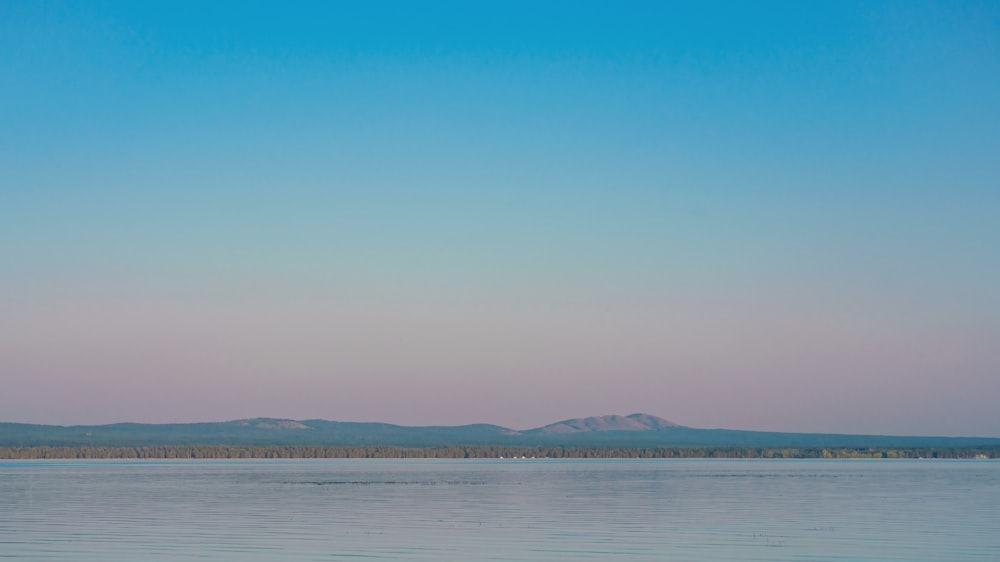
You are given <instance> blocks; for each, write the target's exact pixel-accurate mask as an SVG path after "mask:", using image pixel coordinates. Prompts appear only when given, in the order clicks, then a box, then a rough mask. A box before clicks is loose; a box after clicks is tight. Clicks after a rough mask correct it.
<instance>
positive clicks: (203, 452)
mask: <svg viewBox="0 0 1000 562" xmlns="http://www.w3.org/2000/svg"><path fill="white" fill-rule="evenodd" d="M501 458H502V459H636V458H638V459H969V460H973V459H979V460H984V459H1000V445H991V446H980V447H904V448H880V447H830V448H823V447H782V448H758V447H648V448H647V447H642V448H632V447H503V446H479V445H476V446H443V447H396V446H363V447H345V446H321V445H320V446H312V445H291V446H242V445H240V446H227V445H177V446H149V447H86V446H84V447H46V446H39V447H0V459H2V460H18V459H24V460H30V459H39V460H41V459H501Z"/></svg>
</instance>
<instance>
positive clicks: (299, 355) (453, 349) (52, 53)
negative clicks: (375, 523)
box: [0, 2, 1000, 435]
mask: <svg viewBox="0 0 1000 562" xmlns="http://www.w3.org/2000/svg"><path fill="white" fill-rule="evenodd" d="M998 100H1000V9H998V8H997V7H996V5H994V4H993V3H990V2H963V3H951V2H859V3H851V2H831V3H823V2H815V3H795V2H787V3H783V2H773V3H752V4H751V3H729V2H719V3H706V2H697V3H694V2H692V3H648V4H644V3H634V4H631V5H625V6H622V5H616V4H612V3H586V2H572V3H568V2H567V3H547V4H544V5H541V6H539V5H537V4H534V3H521V4H519V3H509V2H505V3H497V4H481V5H480V4H477V5H474V6H469V5H466V4H464V3H428V4H425V5H420V4H412V3H409V4H407V3H393V2H372V3H359V4H348V3H298V4H292V5H290V6H286V5H279V4H271V3H254V2H218V3H213V4H211V5H208V6H205V5H203V4H202V3H187V4H185V3H178V2H170V3H129V2H92V3H83V4H81V3H56V2H0V131H2V134H0V197H2V199H0V202H2V203H0V241H2V243H0V278H2V279H3V282H2V283H0V307H2V309H0V310H2V312H3V313H2V314H0V375H2V376H3V378H4V379H5V380H6V381H7V383H6V384H5V386H6V387H7V389H8V390H7V391H6V392H4V393H3V396H2V397H0V418H3V419H7V420H10V421H31V422H40V423H99V422H111V421H123V420H133V421H194V420H210V419H230V418H238V417H251V416H259V415H267V416H281V417H293V418H309V417H322V418H328V419H342V420H383V421H392V422H397V423H407V424H422V423H443V424H445V423H446V424H452V423H455V424H457V423H467V422H480V421H482V422H492V423H498V424H502V425H508V426H513V427H528V426H532V425H540V424H542V423H547V422H549V421H553V420H554V419H559V418H565V417H577V416H583V415H597V414H604V413H629V412H633V411H648V412H650V413H653V414H657V415H661V416H664V417H667V418H670V419H673V420H674V421H677V422H679V423H684V424H689V425H695V426H701V427H714V426H725V427H734V428H747V429H774V430H789V431H796V430H802V431H844V432H848V431H849V432H866V433H944V434H968V435H1000V417H998V416H996V415H995V413H994V410H995V402H996V400H997V398H998V397H1000V360H998V359H997V354H996V352H995V349H996V348H997V345H998V343H1000V299H998V297H997V295H996V287H997V286H1000V258H998V257H997V256H998V255H1000V252H998V251H997V248H998V246H1000V226H998V225H1000V186H998V184H997V180H996V178H997V177H998V176H1000V174H998V171H1000V170H998V163H997V162H998V159H997V157H996V155H997V154H1000V132H998V131H1000V101H998Z"/></svg>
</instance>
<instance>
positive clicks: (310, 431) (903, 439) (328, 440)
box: [0, 414, 1000, 448]
mask: <svg viewBox="0 0 1000 562" xmlns="http://www.w3.org/2000/svg"><path fill="white" fill-rule="evenodd" d="M162 445H237V446H258V445H259V446H280V445H331V446H380V445H385V446H396V447H439V446H446V445H497V446H507V447H512V446H517V447H537V446H566V447H768V448H775V447H969V446H984V445H1000V438H984V437H934V436H889V435H843V434H828V433H779V432H763V431H741V430H731V429H699V428H693V427H686V426H683V425H679V424H676V423H673V422H670V421H668V420H665V419H663V418H659V417H656V416H652V415H649V414H631V415H628V416H617V415H612V416H597V417H589V418H578V419H569V420H563V421H559V422H555V423H552V424H548V425H545V426H542V427H537V428H534V429H528V430H523V431H518V430H514V429H509V428H505V427H501V426H497V425H490V424H472V425H459V426H402V425H394V424H387V423H376V422H370V423H363V422H341V421H329V420H319V419H314V420H289V419H275V418H253V419H244V420H233V421H227V422H212V423H185V424H139V423H117V424H109V425H89V426H84V425H78V426H57V425H33V424H21V423H0V447H38V446H50V447H79V446H93V447H149V446H162Z"/></svg>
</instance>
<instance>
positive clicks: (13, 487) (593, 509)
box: [0, 460, 1000, 561]
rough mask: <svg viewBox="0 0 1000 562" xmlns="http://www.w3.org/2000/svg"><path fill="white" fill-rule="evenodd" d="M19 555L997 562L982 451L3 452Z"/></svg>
mask: <svg viewBox="0 0 1000 562" xmlns="http://www.w3.org/2000/svg"><path fill="white" fill-rule="evenodd" d="M0 558H12V559H18V560H70V559H72V560H102V561H110V560H129V561H133V560H193V559H202V560H205V559H208V560H283V561H285V560H287V561H296V560H328V561H329V560H365V561H388V560H392V561H397V560H435V561H440V560H463V561H464V560H511V561H524V560H577V559H591V560H698V561H707V560H712V561H718V560H767V561H781V560H809V561H816V560H836V561H845V560H852V561H854V560H907V561H918V560H1000V463H998V462H991V461H638V460H635V461H632V460H629V461H541V460H519V461H513V460H506V461H501V460H497V461H344V460H336V461H173V462H167V461H163V462H148V461H146V462H144V461H56V462H54V461H2V462H0Z"/></svg>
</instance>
